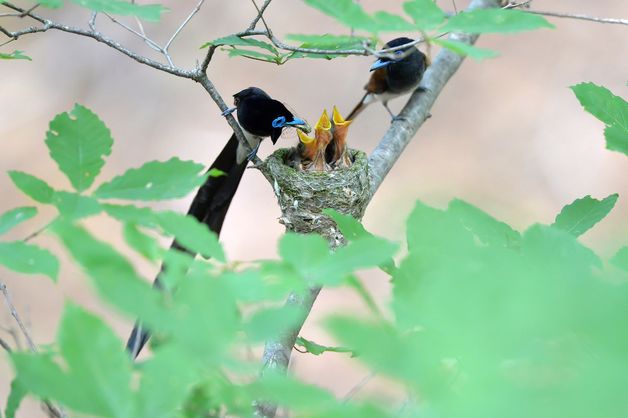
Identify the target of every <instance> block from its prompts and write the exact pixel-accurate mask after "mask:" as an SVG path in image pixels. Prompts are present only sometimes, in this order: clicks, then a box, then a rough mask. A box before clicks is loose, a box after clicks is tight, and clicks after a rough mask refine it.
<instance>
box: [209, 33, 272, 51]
mask: <svg viewBox="0 0 628 418" xmlns="http://www.w3.org/2000/svg"><path fill="white" fill-rule="evenodd" d="M211 45H214V46H223V45H224V46H252V47H257V48H261V49H265V50H266V51H268V52H270V53H272V54H273V55H275V56H277V55H279V51H277V48H275V47H274V46H273V45H271V44H269V43H268V42H264V41H260V40H258V39H255V38H250V37H246V38H241V37H239V36H236V35H230V36H225V37H223V38H218V39H214V40H213V41H209V42H207V43H205V44H203V45H202V46H201V48H207V47H208V46H211Z"/></svg>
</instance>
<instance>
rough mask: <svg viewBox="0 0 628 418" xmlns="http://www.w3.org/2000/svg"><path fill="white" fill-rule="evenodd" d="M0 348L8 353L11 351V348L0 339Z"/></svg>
mask: <svg viewBox="0 0 628 418" xmlns="http://www.w3.org/2000/svg"><path fill="white" fill-rule="evenodd" d="M0 347H2V348H4V349H5V350H6V351H7V352H8V353H10V352H11V351H12V349H11V346H10V345H9V343H7V342H6V341H4V340H3V339H2V338H0Z"/></svg>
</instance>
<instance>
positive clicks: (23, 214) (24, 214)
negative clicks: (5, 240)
mask: <svg viewBox="0 0 628 418" xmlns="http://www.w3.org/2000/svg"><path fill="white" fill-rule="evenodd" d="M35 215H37V208H34V207H31V206H23V207H21V208H15V209H11V210H9V211H6V212H4V213H3V214H2V215H0V234H4V233H5V232H8V231H10V230H11V229H12V228H13V227H15V226H16V225H19V224H20V223H22V222H24V221H27V220H29V219H30V218H32V217H33V216H35Z"/></svg>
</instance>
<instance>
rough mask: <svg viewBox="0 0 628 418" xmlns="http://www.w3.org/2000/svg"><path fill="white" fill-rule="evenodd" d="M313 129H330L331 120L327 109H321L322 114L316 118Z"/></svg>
mask: <svg viewBox="0 0 628 418" xmlns="http://www.w3.org/2000/svg"><path fill="white" fill-rule="evenodd" d="M314 129H315V130H317V131H318V130H323V131H328V130H330V129H331V121H330V120H329V116H328V115H327V109H325V110H323V114H322V115H321V117H320V118H318V122H316V126H315V127H314Z"/></svg>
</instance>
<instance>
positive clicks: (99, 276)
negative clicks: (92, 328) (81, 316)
mask: <svg viewBox="0 0 628 418" xmlns="http://www.w3.org/2000/svg"><path fill="white" fill-rule="evenodd" d="M51 231H52V232H53V233H55V234H56V235H57V236H58V237H59V238H60V239H61V241H62V242H63V245H64V246H65V247H66V248H67V250H68V251H69V252H70V254H71V255H72V257H73V258H74V259H75V260H76V261H77V262H78V264H80V265H81V267H82V268H83V270H85V272H86V273H87V275H88V277H89V278H90V279H92V283H93V284H94V286H95V287H96V290H97V291H98V293H99V294H100V296H101V297H102V298H103V299H105V300H106V301H108V302H109V303H111V304H113V305H114V306H116V307H117V308H118V309H120V310H121V311H123V312H125V313H127V314H130V315H134V316H138V317H140V318H141V319H142V321H145V322H147V323H150V324H151V325H153V326H154V324H157V323H160V322H161V321H162V319H163V318H162V317H161V315H162V311H163V308H162V307H161V295H160V294H159V292H157V291H156V290H154V289H153V288H152V287H151V286H150V284H149V283H147V282H146V281H145V280H143V279H142V278H141V277H140V276H139V275H138V274H137V273H136V272H135V269H134V268H133V265H132V264H131V263H130V262H129V261H128V260H127V259H126V258H124V257H123V256H122V255H121V254H120V253H118V252H117V251H116V250H115V249H114V248H113V247H111V246H110V245H109V244H107V243H104V242H102V241H99V240H97V239H95V238H94V237H93V236H92V235H91V234H90V233H89V232H87V230H85V228H83V227H80V226H77V225H74V224H71V223H69V222H55V223H54V224H53V225H52V226H51Z"/></svg>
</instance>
